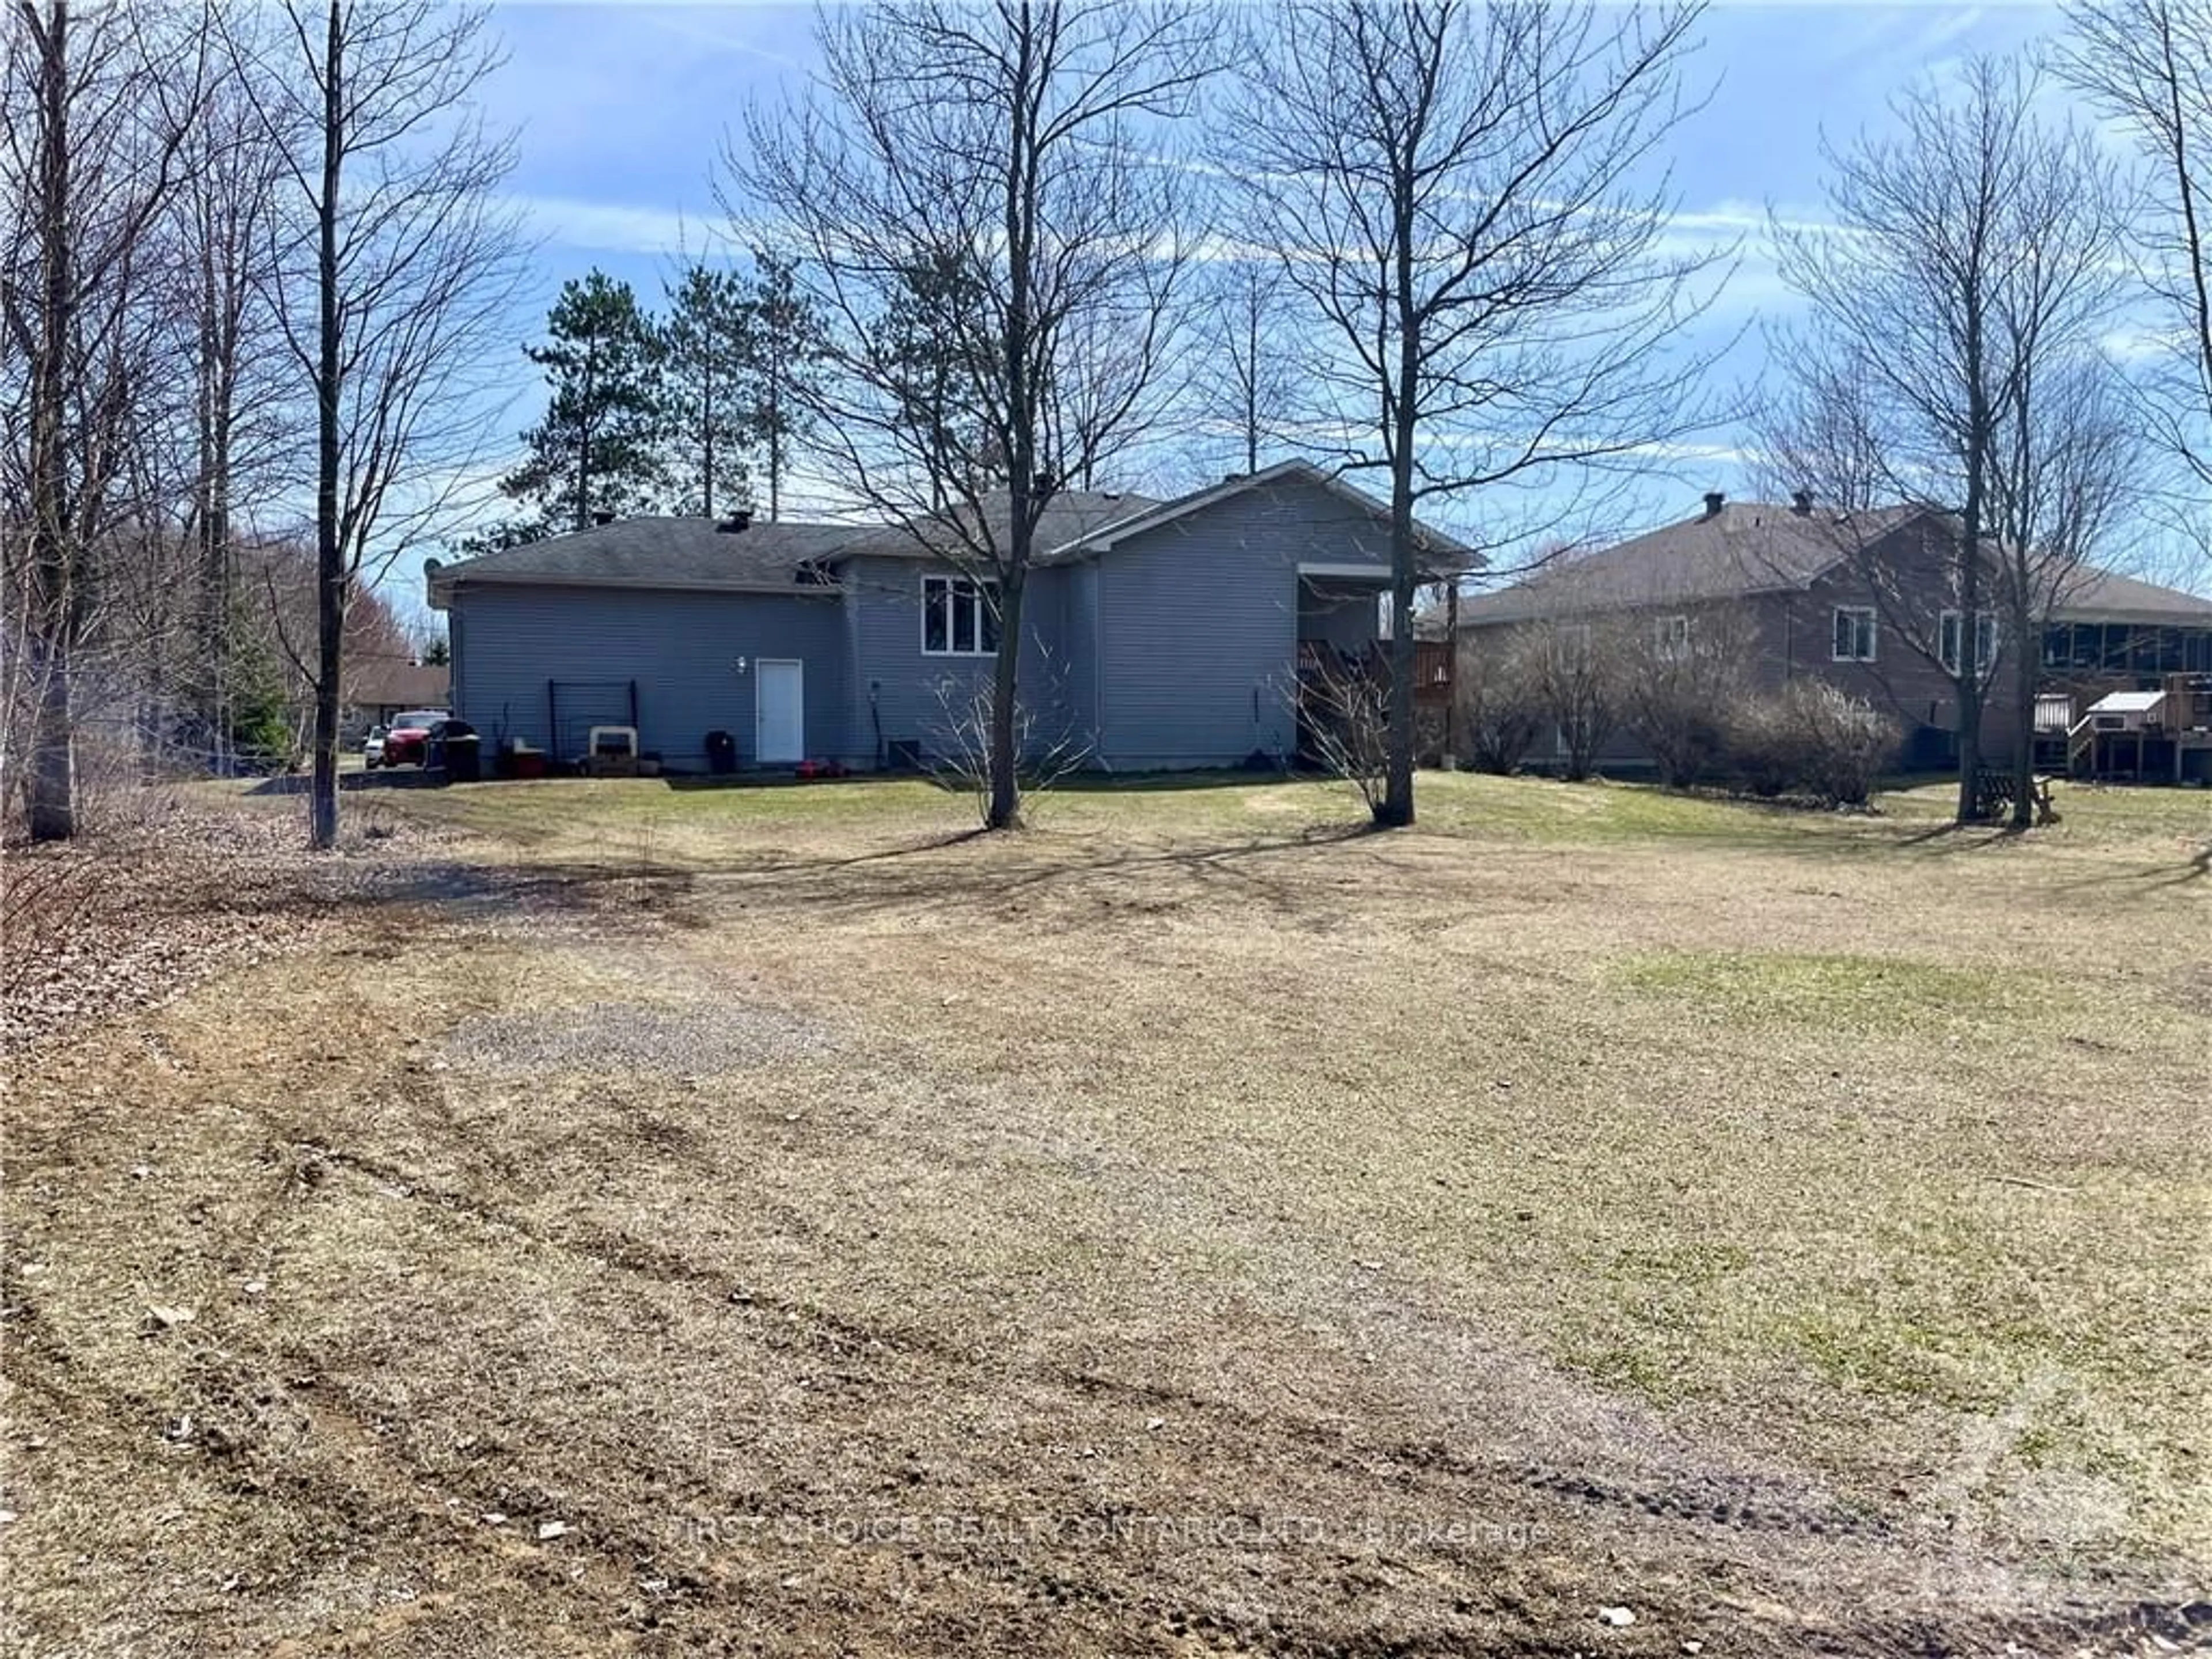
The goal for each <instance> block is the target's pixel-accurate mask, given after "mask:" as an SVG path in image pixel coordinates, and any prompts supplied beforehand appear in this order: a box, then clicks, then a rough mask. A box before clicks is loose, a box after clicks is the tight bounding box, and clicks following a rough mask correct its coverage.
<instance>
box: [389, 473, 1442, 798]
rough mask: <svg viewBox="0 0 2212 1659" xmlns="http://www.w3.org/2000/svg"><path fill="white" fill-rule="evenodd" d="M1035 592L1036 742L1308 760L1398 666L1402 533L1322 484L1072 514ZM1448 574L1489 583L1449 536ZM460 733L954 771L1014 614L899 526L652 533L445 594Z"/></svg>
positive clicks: (1380, 511) (571, 545)
mask: <svg viewBox="0 0 2212 1659" xmlns="http://www.w3.org/2000/svg"><path fill="white" fill-rule="evenodd" d="M1037 546H1038V550H1039V552H1038V558H1037V562H1036V566H1035V567H1034V568H1032V570H1031V572H1030V577H1029V580H1028V584H1027V587H1026V591H1025V605H1024V609H1025V612H1026V615H1025V617H1024V629H1025V633H1026V635H1027V638H1026V639H1025V640H1024V648H1023V652H1022V671H1021V684H1020V690H1019V698H1020V702H1021V706H1022V713H1023V716H1024V721H1025V724H1026V726H1027V729H1028V731H1029V732H1030V741H1031V742H1032V744H1036V745H1037V746H1042V745H1045V744H1051V745H1053V746H1054V747H1056V748H1060V749H1061V750H1064V751H1068V752H1075V753H1079V754H1080V755H1081V756H1082V757H1084V759H1085V763H1087V764H1089V765H1091V766H1093V767H1097V768H1100V769H1109V770H1119V771H1139V770H1153V769H1181V768H1198V767H1212V766H1228V765H1234V764H1236V763H1239V762H1242V761H1243V760H1244V759H1246V758H1247V757H1250V756H1252V755H1254V754H1255V753H1256V754H1260V755H1264V756H1267V757H1270V758H1287V757H1290V756H1291V754H1292V753H1293V752H1294V751H1295V750H1297V747H1298V744H1299V719H1300V696H1299V686H1300V684H1301V672H1302V670H1304V671H1309V672H1310V671H1311V670H1312V669H1313V667H1314V665H1316V662H1317V661H1320V660H1322V659H1327V660H1328V661H1329V662H1331V663H1332V664H1342V663H1353V664H1357V663H1359V662H1363V661H1371V660H1372V659H1373V656H1374V653H1375V648H1376V641H1377V639H1378V637H1379V635H1380V634H1381V626H1380V624H1381V621H1382V612H1381V606H1380V605H1379V603H1378V601H1379V599H1380V598H1381V596H1382V595H1383V593H1384V592H1386V591H1387V589H1388V586H1389V514H1388V512H1387V510H1386V509H1385V508H1384V507H1383V505H1382V504H1381V503H1380V502H1378V501H1375V500H1374V499H1373V498H1371V497H1370V496H1368V495H1364V494H1363V493H1362V492H1361V491H1359V490H1358V489H1353V488H1352V487H1351V486H1350V485H1348V484H1346V483H1344V482H1342V481H1341V480H1340V479H1338V478H1335V477H1332V476H1330V475H1329V474H1328V473H1325V472H1323V471H1321V470H1319V469H1318V468H1316V467H1313V466H1310V465H1305V464H1304V463H1302V462H1286V463H1285V464H1283V465H1279V466H1274V467H1270V468H1268V469H1267V470H1266V471H1261V472H1256V473H1253V474H1250V475H1248V476H1245V477H1232V478H1229V479H1226V480H1225V481H1224V482H1222V483H1218V484H1215V485H1212V486H1210V487H1208V488H1206V489H1200V490H1196V491H1194V492H1193V493H1191V494H1189V495H1184V496H1182V497H1181V498H1179V499H1177V500H1175V501H1153V500H1151V499H1148V498H1146V497H1144V496H1139V495H1115V494H1111V493H1096V492H1085V493H1072V492H1071V493H1066V494H1063V495H1060V496H1059V497H1058V498H1057V499H1056V500H1055V501H1054V503H1053V506H1052V508H1051V510H1050V512H1049V513H1048V515H1047V517H1046V520H1045V523H1044V525H1043V526H1042V529H1041V532H1040V534H1039V537H1038V541H1037ZM1421 547H1422V551H1423V557H1424V560H1425V564H1426V565H1427V566H1428V567H1430V568H1433V570H1434V571H1435V572H1436V573H1437V574H1443V573H1446V572H1456V571H1458V570H1461V569H1463V568H1467V567H1468V566H1469V565H1470V564H1471V563H1472V562H1474V561H1473V558H1472V556H1470V555H1469V554H1468V551H1467V550H1466V549H1464V548H1463V547H1462V546H1461V545H1460V544H1458V543H1456V542H1454V541H1452V540H1451V539H1450V538H1448V537H1445V536H1443V535H1440V534H1438V533H1437V532H1433V531H1429V530H1424V531H1423V532H1421ZM427 575H428V588H429V601H430V604H431V605H432V607H433V608H434V609H435V610H439V611H445V612H446V613H447V618H448V624H447V625H448V629H449V633H450V636H451V641H452V647H453V712H454V714H456V715H457V716H458V717H459V718H460V719H462V720H467V721H468V722H469V723H470V724H471V725H473V726H476V727H477V730H478V731H479V732H482V733H483V735H484V736H485V738H487V740H488V743H489V744H490V745H491V746H493V747H495V748H496V747H499V746H501V745H502V744H517V743H519V744H524V745H526V746H527V747H530V748H533V749H539V750H547V751H549V752H550V754H551V755H552V756H553V757H554V758H555V760H556V762H559V761H569V760H574V759H576V758H578V757H580V756H581V754H582V752H583V750H584V747H585V744H586V733H587V732H588V731H589V729H590V727H592V726H595V725H623V726H635V727H636V728H637V729H638V733H639V744H640V747H641V749H642V750H644V751H645V752H647V753H653V754H658V755H659V757H661V760H662V762H663V763H664V764H665V766H667V767H669V768H671V769H678V770H683V769H704V768H705V767H706V766H707V764H708V733H709V732H727V733H728V734H730V736H731V737H732V738H733V739H734V740H735V747H736V751H737V761H738V764H739V765H740V766H742V767H769V768H773V767H781V766H790V765H793V764H796V763H799V762H801V761H810V760H811V761H831V762H836V763H839V764H841V765H843V766H847V767H849V768H853V769H874V768H878V767H885V766H890V765H896V764H902V763H915V762H916V761H919V760H925V759H927V758H928V757H934V756H938V755H941V754H943V753H945V751H946V750H947V748H948V746H949V745H950V744H951V741H952V738H951V732H952V730H953V728H954V727H955V726H956V725H957V723H958V721H959V720H960V718H961V716H962V715H963V714H964V713H965V712H966V711H967V710H968V709H969V708H973V707H974V701H975V697H976V696H977V695H978V692H979V690H980V689H981V688H982V687H985V686H987V684H988V683H989V678H990V673H991V667H992V659H993V653H994V650H995V648H996V646H997V642H998V619H997V616H996V614H995V610H994V594H993V593H992V592H990V591H989V585H988V584H987V583H984V582H981V581H978V580H973V579H971V576H970V575H969V573H967V572H966V571H963V569H961V568H958V567H957V566H956V565H955V564H954V563H953V562H950V561H948V560H946V559H945V558H943V557H941V556H937V555H936V554H933V552H932V551H931V550H930V546H929V545H928V544H927V540H926V538H921V537H917V536H916V535H915V534H914V533H913V532H909V531H906V530H902V529H891V528H887V527H885V526H880V525H878V526H871V525H850V524H848V525H830V524H791V523H781V524H754V523H750V522H748V521H747V520H744V519H743V518H742V517H740V518H736V519H732V520H724V521H722V522H720V523H719V524H718V523H715V522H714V521H711V520H705V519H673V518H644V519H631V520H622V521H620V522H617V523H611V524H607V525H603V526H599V527H598V528H596V529H592V530H586V531H580V532H575V533H574V534H570V535H564V536H556V537H552V538H548V539H546V540H544V541H540V542H534V543H531V544H526V545H524V546H520V547H513V548H508V549H505V550H501V551H498V552H493V553H487V554H483V555H482V556H478V557H476V558H472V559H469V560H467V561H465V562H458V563H451V564H440V563H437V562H432V563H431V564H430V565H429V566H428V568H427Z"/></svg>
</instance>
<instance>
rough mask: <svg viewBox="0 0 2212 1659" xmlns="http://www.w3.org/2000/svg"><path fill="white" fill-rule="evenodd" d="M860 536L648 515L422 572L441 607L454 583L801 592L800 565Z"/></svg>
mask: <svg viewBox="0 0 2212 1659" xmlns="http://www.w3.org/2000/svg"><path fill="white" fill-rule="evenodd" d="M864 533H866V532H863V531H862V530H860V529H857V528H855V527H854V526H852V525H836V524H789V523H781V524H755V525H752V526H750V527H749V528H747V529H744V530H738V531H727V530H720V529H718V528H716V526H715V522H714V520H712V519H678V518H662V517H656V516H651V515H647V516H645V517H641V518H635V519H617V520H616V521H615V522H614V523H612V524H603V525H595V526H592V528H591V529H589V530H573V531H570V532H568V533H567V534H565V535H560V536H548V537H546V538H544V540H543V541H535V542H524V543H522V544H520V545H518V546H514V547H502V548H500V549H498V550H495V551H493V552H489V553H479V554H477V556H475V557H474V558H471V559H465V560H461V561H459V562H456V563H453V564H440V563H437V562H435V561H434V562H431V563H430V564H428V565H427V566H426V567H425V570H426V572H427V574H428V577H429V582H430V599H431V603H432V604H433V605H440V604H442V603H443V602H444V599H445V597H446V595H447V594H448V593H449V592H451V591H452V587H453V583H454V582H455V581H457V580H466V581H470V582H480V581H491V582H515V583H526V584H530V585H532V586H538V585H541V584H550V585H552V586H567V585H572V584H573V585H581V586H592V587H628V586H638V587H680V588H704V589H713V590H719V591H724V592H769V591H773V592H778V593H786V592H802V593H804V592H809V591H819V590H818V589H817V590H810V589H809V588H808V587H807V586H805V585H804V584H801V583H799V581H798V580H797V577H798V572H799V566H800V565H802V564H804V563H805V562H808V561H809V560H823V559H826V558H828V557H829V556H830V555H832V554H834V553H835V552H836V550H838V549H839V548H841V547H842V546H844V545H845V544H847V543H848V542H850V541H852V540H853V539H854V538H855V537H857V536H860V535H861V534H864Z"/></svg>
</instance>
